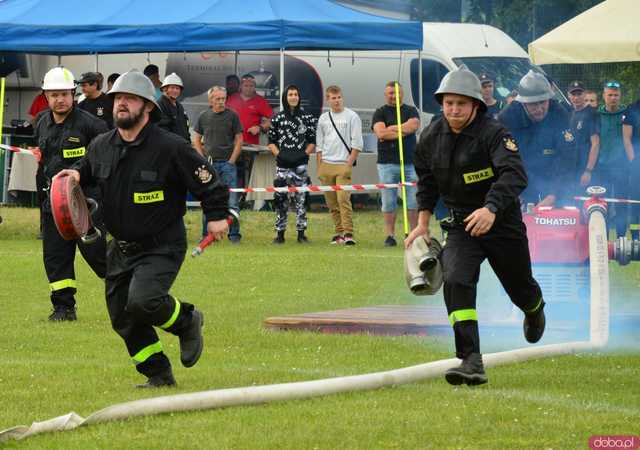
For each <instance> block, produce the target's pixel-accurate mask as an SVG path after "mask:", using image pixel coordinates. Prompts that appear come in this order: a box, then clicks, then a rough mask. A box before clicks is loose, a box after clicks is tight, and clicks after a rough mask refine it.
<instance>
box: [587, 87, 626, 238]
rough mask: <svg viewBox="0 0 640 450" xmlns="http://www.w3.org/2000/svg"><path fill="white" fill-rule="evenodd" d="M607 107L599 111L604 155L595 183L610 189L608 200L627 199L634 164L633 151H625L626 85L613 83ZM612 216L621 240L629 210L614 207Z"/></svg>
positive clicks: (600, 157)
mask: <svg viewBox="0 0 640 450" xmlns="http://www.w3.org/2000/svg"><path fill="white" fill-rule="evenodd" d="M602 99H603V100H604V104H602V105H600V107H599V108H598V114H599V116H600V151H599V152H598V163H597V165H596V169H595V183H597V184H599V185H601V186H604V187H605V188H606V189H607V197H618V198H627V196H628V195H629V174H630V170H629V166H630V162H631V161H633V159H634V155H633V149H632V148H631V147H629V148H626V149H625V145H624V139H623V136H622V126H623V123H624V121H625V118H626V114H627V107H626V106H625V105H623V104H622V103H621V100H622V85H621V84H620V82H618V81H615V80H612V81H607V82H606V83H605V84H604V88H603V90H602ZM610 209H611V211H610V212H611V213H612V215H613V222H614V224H615V227H616V235H617V237H623V236H625V235H626V234H627V223H628V217H627V214H628V207H627V205H624V204H616V205H612V207H611V208H610Z"/></svg>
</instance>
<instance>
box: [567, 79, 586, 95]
mask: <svg viewBox="0 0 640 450" xmlns="http://www.w3.org/2000/svg"><path fill="white" fill-rule="evenodd" d="M584 90H585V89H584V84H582V81H578V80H575V81H572V82H571V83H569V87H568V88H567V92H569V93H571V92H573V91H584Z"/></svg>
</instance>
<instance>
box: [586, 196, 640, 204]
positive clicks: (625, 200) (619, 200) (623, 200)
mask: <svg viewBox="0 0 640 450" xmlns="http://www.w3.org/2000/svg"><path fill="white" fill-rule="evenodd" d="M573 199H574V200H582V201H586V200H590V199H591V197H573ZM600 200H604V201H605V202H607V203H623V204H628V205H640V200H632V199H630V198H601V199H600Z"/></svg>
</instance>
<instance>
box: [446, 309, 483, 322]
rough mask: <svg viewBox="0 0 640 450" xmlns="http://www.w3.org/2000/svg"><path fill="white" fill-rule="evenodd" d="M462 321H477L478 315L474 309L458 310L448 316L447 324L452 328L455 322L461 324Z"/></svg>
mask: <svg viewBox="0 0 640 450" xmlns="http://www.w3.org/2000/svg"><path fill="white" fill-rule="evenodd" d="M463 320H475V321H476V322H477V321H478V313H477V312H476V310H475V309H459V310H458V311H454V312H452V313H451V314H449V322H451V326H453V325H454V324H455V323H456V322H462V321H463Z"/></svg>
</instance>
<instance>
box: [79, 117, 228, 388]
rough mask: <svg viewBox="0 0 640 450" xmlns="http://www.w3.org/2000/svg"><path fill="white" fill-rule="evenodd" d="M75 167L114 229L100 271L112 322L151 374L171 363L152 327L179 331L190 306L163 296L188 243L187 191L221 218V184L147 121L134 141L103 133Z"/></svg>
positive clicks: (211, 216)
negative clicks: (93, 187) (93, 185)
mask: <svg viewBox="0 0 640 450" xmlns="http://www.w3.org/2000/svg"><path fill="white" fill-rule="evenodd" d="M74 169H77V170H78V171H79V172H80V182H81V183H82V184H83V185H84V184H86V183H87V182H94V181H95V182H97V184H98V186H99V188H100V190H101V191H102V194H103V198H104V206H103V211H104V223H105V227H106V229H107V230H108V231H109V233H110V234H111V235H112V236H113V240H111V241H110V242H109V244H108V246H107V276H106V298H107V308H108V311H109V316H110V318H111V323H112V326H113V328H114V330H115V331H116V332H117V333H118V334H119V335H120V336H121V337H122V338H123V339H124V341H125V344H126V346H127V350H128V352H129V355H130V356H131V358H132V359H133V362H134V364H136V369H137V370H138V372H140V373H142V374H144V375H146V376H147V377H149V378H151V377H154V376H157V375H158V374H160V373H163V372H166V371H167V370H170V369H171V364H170V362H169V359H168V358H167V357H166V356H165V354H164V353H163V351H162V345H161V343H160V341H159V339H158V335H157V334H156V332H155V330H154V327H160V328H162V329H164V330H165V331H167V332H169V333H172V334H175V335H177V336H180V335H181V332H182V331H183V330H185V329H187V328H188V327H189V326H190V325H191V320H192V319H193V314H192V312H193V310H194V306H193V305H191V304H189V303H185V302H181V301H178V300H177V299H175V298H174V297H172V296H171V295H169V289H170V288H171V285H172V284H173V282H174V280H175V279H176V276H177V274H178V271H179V269H180V266H181V265H182V262H183V261H184V255H185V251H186V248H187V241H186V232H185V226H184V221H183V216H184V214H185V212H186V202H185V198H186V195H187V190H189V191H190V192H192V193H193V194H194V195H195V196H196V197H197V198H199V199H200V200H201V204H202V209H203V211H204V213H205V215H206V217H207V219H208V220H222V219H224V218H225V217H226V215H227V203H228V197H229V193H228V189H227V188H226V186H224V185H223V184H221V183H220V181H219V179H218V177H217V176H216V174H215V171H214V169H213V167H211V166H210V165H209V164H208V163H207V161H206V160H205V159H204V158H202V157H201V156H200V155H199V154H198V153H197V152H196V151H195V150H194V149H193V148H192V147H191V146H190V145H189V143H188V142H187V141H185V140H184V139H182V138H181V137H179V136H176V135H175V134H173V133H170V132H168V131H166V130H163V129H161V128H159V127H158V126H157V125H156V124H154V123H148V124H147V125H146V126H145V127H144V128H143V129H142V130H141V131H140V133H139V134H138V136H137V138H136V139H135V140H134V141H133V142H126V141H124V140H122V138H121V137H120V134H119V132H118V130H117V129H115V130H112V131H110V132H108V133H105V134H103V135H102V136H100V137H99V138H98V139H96V140H95V141H94V142H92V144H91V145H90V146H89V151H88V154H87V157H86V158H84V159H83V160H81V161H79V162H78V163H77V164H76V165H75V166H74ZM183 364H185V362H184V361H183ZM185 365H186V364H185Z"/></svg>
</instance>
